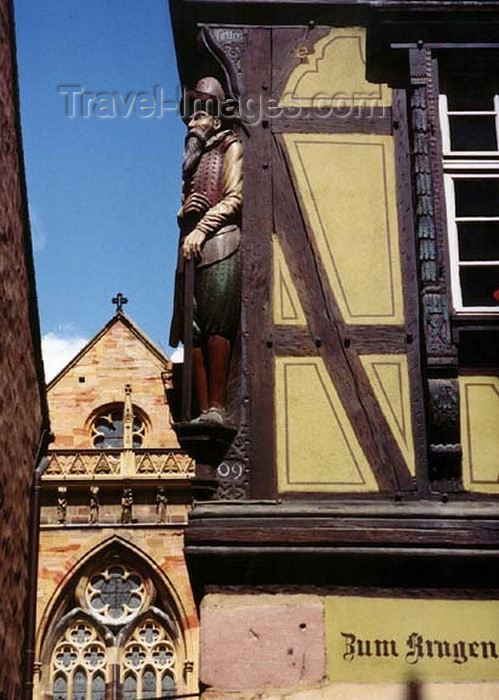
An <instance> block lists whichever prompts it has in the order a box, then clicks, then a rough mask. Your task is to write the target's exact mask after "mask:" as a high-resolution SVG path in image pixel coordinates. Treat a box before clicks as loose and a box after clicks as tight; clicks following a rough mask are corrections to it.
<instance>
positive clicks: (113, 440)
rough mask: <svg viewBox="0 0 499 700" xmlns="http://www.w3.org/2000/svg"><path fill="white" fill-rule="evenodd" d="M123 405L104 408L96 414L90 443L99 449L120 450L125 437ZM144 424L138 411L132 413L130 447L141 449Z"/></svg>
mask: <svg viewBox="0 0 499 700" xmlns="http://www.w3.org/2000/svg"><path fill="white" fill-rule="evenodd" d="M123 413H124V409H123V404H119V405H116V406H114V407H109V408H106V409H105V410H103V411H101V412H100V413H98V414H97V415H96V416H95V418H94V419H93V421H92V427H91V432H92V443H93V445H94V447H97V448H99V449H113V448H114V449H122V448H123V446H124V437H125V420H124V415H123ZM145 429H146V426H145V422H144V419H143V418H142V416H140V415H139V413H138V411H136V410H135V411H134V413H133V422H132V445H131V447H141V446H142V443H143V441H144V436H145Z"/></svg>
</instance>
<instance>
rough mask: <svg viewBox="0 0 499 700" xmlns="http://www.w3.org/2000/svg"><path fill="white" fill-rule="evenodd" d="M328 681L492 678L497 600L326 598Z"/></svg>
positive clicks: (497, 644)
mask: <svg viewBox="0 0 499 700" xmlns="http://www.w3.org/2000/svg"><path fill="white" fill-rule="evenodd" d="M326 646H327V656H328V675H329V679H330V680H334V681H347V682H348V681H350V682H359V681H360V682H366V683H369V682H373V681H407V680H408V679H409V678H417V679H418V680H422V681H431V680H433V681H472V680H483V681H486V680H498V679H499V663H498V658H499V601H497V600H421V599H414V598H412V599H395V598H370V597H369V598H366V597H365V598H361V597H329V598H327V599H326Z"/></svg>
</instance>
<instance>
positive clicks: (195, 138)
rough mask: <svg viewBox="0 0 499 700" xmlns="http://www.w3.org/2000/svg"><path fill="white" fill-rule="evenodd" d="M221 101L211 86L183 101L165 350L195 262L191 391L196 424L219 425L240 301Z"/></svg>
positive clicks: (234, 165)
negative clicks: (176, 242) (188, 264)
mask: <svg viewBox="0 0 499 700" xmlns="http://www.w3.org/2000/svg"><path fill="white" fill-rule="evenodd" d="M224 100H225V95H224V92H223V89H222V86H221V85H220V83H219V82H218V80H216V79H215V78H211V77H207V78H203V79H202V80H200V81H199V82H198V83H197V85H196V88H195V90H194V91H193V92H191V93H189V116H188V119H187V127H188V133H187V136H186V144H185V155H184V162H183V167H182V175H183V188H182V207H181V209H180V212H179V215H178V220H179V225H180V255H179V263H178V266H177V281H176V292H175V310H174V316H173V321H172V328H171V333H170V344H171V345H172V346H174V347H176V346H177V344H178V342H179V341H180V340H183V337H182V333H183V331H182V303H181V295H182V285H183V282H182V279H183V275H182V272H183V267H184V261H186V260H190V259H192V258H194V259H195V273H194V322H193V356H192V364H193V384H194V391H195V394H196V399H197V404H198V408H199V411H200V413H199V416H198V417H197V418H196V419H195V421H196V422H199V423H212V424H218V425H221V424H223V423H224V422H225V405H226V387H227V376H228V371H229V360H230V354H231V347H232V343H233V341H234V338H235V336H236V334H237V329H238V326H239V310H240V296H241V263H240V250H239V249H240V241H241V229H240V222H241V207H242V147H241V142H240V140H239V138H238V137H237V135H236V134H235V133H234V132H233V131H232V129H231V128H227V126H228V125H227V124H226V123H225V122H224V119H223V117H222V116H221V114H220V110H221V107H222V104H223V102H224Z"/></svg>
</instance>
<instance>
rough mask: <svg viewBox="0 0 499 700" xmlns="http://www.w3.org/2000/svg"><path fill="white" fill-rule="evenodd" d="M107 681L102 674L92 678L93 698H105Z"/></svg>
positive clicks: (102, 699)
mask: <svg viewBox="0 0 499 700" xmlns="http://www.w3.org/2000/svg"><path fill="white" fill-rule="evenodd" d="M105 696H106V683H105V681H104V677H103V676H101V675H97V676H94V677H93V679H92V700H105Z"/></svg>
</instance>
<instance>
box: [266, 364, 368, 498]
mask: <svg viewBox="0 0 499 700" xmlns="http://www.w3.org/2000/svg"><path fill="white" fill-rule="evenodd" d="M275 363H276V364H275V367H276V382H275V386H276V425H277V468H278V478H279V490H280V491H281V492H283V491H288V492H289V491H335V492H352V491H354V492H357V491H359V492H363V491H378V486H377V484H376V480H375V478H374V475H373V473H372V471H371V468H370V466H369V463H368V461H367V459H366V457H365V455H364V452H363V451H362V448H361V447H360V445H359V442H358V440H357V437H356V435H355V433H354V430H353V428H352V426H351V425H350V422H349V420H348V417H347V415H346V413H345V410H344V408H343V406H342V404H341V401H340V399H339V397H338V394H337V392H336V389H335V388H334V386H333V383H332V381H331V378H330V377H329V375H328V373H327V370H326V368H325V366H324V361H323V360H322V358H320V357H276V359H275Z"/></svg>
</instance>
